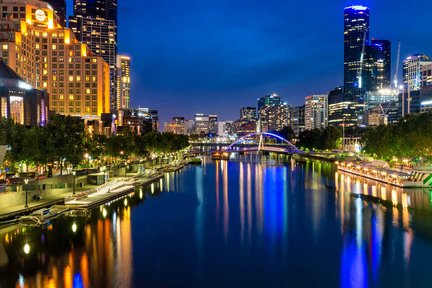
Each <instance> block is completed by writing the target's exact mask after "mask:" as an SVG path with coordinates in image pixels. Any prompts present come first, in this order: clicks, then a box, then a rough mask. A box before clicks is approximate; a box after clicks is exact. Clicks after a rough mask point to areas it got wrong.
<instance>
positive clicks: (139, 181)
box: [0, 161, 189, 226]
mask: <svg viewBox="0 0 432 288" xmlns="http://www.w3.org/2000/svg"><path fill="white" fill-rule="evenodd" d="M188 164H189V162H188V161H175V162H172V163H169V164H159V165H155V166H154V167H152V168H150V169H148V172H147V173H125V177H113V178H111V179H110V181H108V182H106V183H104V184H102V185H92V184H88V183H87V184H84V185H82V186H81V187H76V188H75V193H76V194H75V195H81V197H80V198H82V199H84V198H85V197H87V196H89V195H93V194H94V193H98V194H96V195H97V197H91V198H93V199H91V200H90V201H84V202H86V205H83V207H84V206H87V207H89V206H94V205H97V204H98V203H104V202H106V201H110V200H113V199H116V198H118V197H121V196H122V195H124V194H125V193H126V194H127V193H130V192H131V190H132V188H133V187H134V186H138V185H147V184H151V183H153V182H155V181H158V180H159V179H160V178H162V177H163V176H164V174H165V173H168V172H174V171H179V170H180V169H182V168H183V167H185V166H186V165H188ZM122 181H123V182H124V185H129V188H128V189H126V190H121V192H120V193H111V191H109V190H108V187H110V184H112V183H115V182H122ZM104 187H105V189H104ZM103 192H105V193H103ZM113 192H119V191H113ZM72 193H73V191H72V189H71V190H68V191H63V192H57V191H55V193H53V195H50V196H49V197H45V198H43V199H41V200H38V201H34V200H33V199H31V198H30V197H29V199H28V200H29V201H28V207H27V208H25V207H24V206H25V202H24V199H25V193H24V192H10V193H6V194H2V195H0V201H2V200H3V201H6V197H13V198H16V197H19V198H20V199H22V203H20V204H16V205H11V206H8V207H5V208H2V209H1V211H0V226H2V223H3V225H4V224H6V223H8V220H11V219H15V218H16V217H18V216H21V215H28V214H30V213H32V212H34V211H36V210H39V209H42V208H48V207H51V206H53V205H58V204H61V205H63V204H65V202H66V201H70V200H71V199H77V198H78V197H77V196H73V195H72ZM2 197H3V199H2ZM71 206H74V205H71Z"/></svg>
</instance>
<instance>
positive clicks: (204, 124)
mask: <svg viewBox="0 0 432 288" xmlns="http://www.w3.org/2000/svg"><path fill="white" fill-rule="evenodd" d="M209 131H210V130H209V116H208V115H204V114H202V113H198V114H195V116H194V133H195V134H198V135H206V134H208V133H209Z"/></svg>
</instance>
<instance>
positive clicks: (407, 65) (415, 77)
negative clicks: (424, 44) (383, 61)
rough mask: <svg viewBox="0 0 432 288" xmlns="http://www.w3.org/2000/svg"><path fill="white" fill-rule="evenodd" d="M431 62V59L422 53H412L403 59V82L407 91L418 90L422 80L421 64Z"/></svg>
mask: <svg viewBox="0 0 432 288" xmlns="http://www.w3.org/2000/svg"><path fill="white" fill-rule="evenodd" d="M431 64H432V59H431V58H429V56H426V55H423V54H414V55H412V56H409V57H408V58H406V59H405V60H404V61H403V83H404V86H405V89H409V91H417V90H420V87H421V86H422V81H423V77H422V76H423V73H422V72H423V66H428V65H431Z"/></svg>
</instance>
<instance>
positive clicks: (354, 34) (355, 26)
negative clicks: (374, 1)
mask: <svg viewBox="0 0 432 288" xmlns="http://www.w3.org/2000/svg"><path fill="white" fill-rule="evenodd" d="M368 44H369V8H367V7H364V6H350V7H346V8H345V10H344V87H345V89H346V90H349V91H351V92H352V93H354V94H355V93H356V90H357V89H362V83H361V82H362V79H361V77H359V76H362V75H359V74H361V73H362V72H361V71H362V69H363V61H362V60H363V59H362V54H364V47H365V45H368Z"/></svg>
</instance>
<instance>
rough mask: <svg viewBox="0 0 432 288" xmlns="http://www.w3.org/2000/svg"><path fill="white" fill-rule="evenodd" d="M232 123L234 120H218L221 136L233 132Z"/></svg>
mask: <svg viewBox="0 0 432 288" xmlns="http://www.w3.org/2000/svg"><path fill="white" fill-rule="evenodd" d="M232 123H233V121H219V122H218V132H217V134H218V136H220V137H229V136H231V135H232V134H233V131H232Z"/></svg>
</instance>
